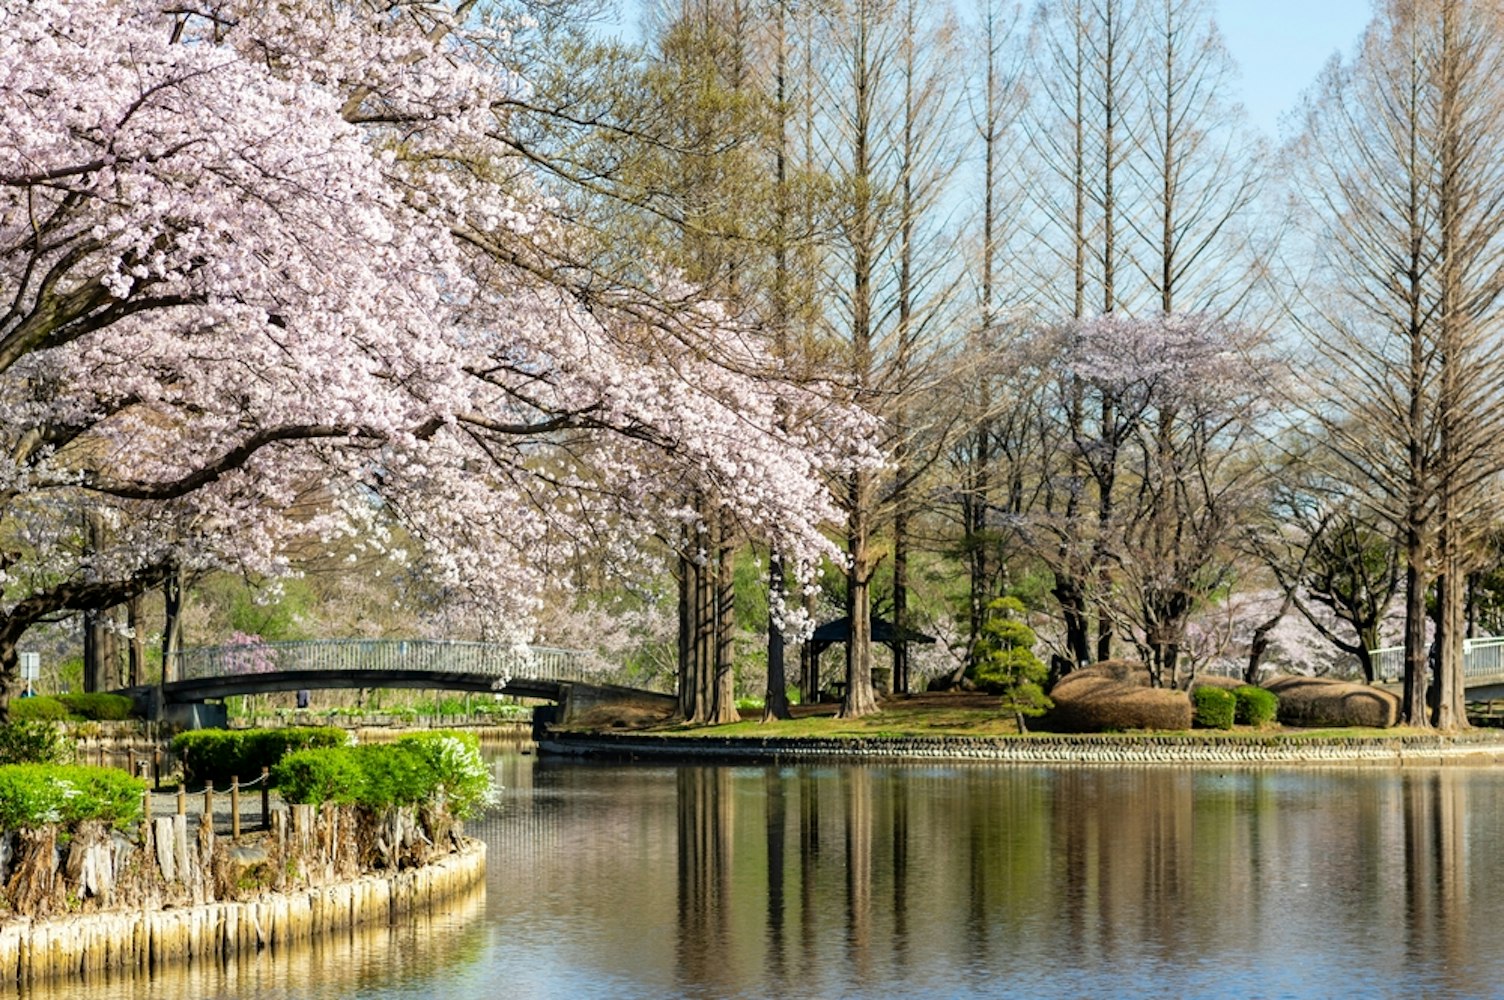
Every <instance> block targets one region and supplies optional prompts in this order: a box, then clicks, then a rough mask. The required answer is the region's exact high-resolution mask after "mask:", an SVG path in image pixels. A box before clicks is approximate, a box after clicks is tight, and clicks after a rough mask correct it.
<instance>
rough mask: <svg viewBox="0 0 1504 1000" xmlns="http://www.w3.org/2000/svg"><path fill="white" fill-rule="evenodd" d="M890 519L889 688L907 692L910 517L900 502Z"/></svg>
mask: <svg viewBox="0 0 1504 1000" xmlns="http://www.w3.org/2000/svg"><path fill="white" fill-rule="evenodd" d="M899 503H900V506H899V509H898V512H897V513H896V514H894V516H893V628H894V630H895V631H896V632H897V633H898V635H897V636H896V637H895V641H894V643H893V680H892V688H893V690H894V691H897V692H899V693H901V694H908V692H909V644H908V643H907V642H905V641H904V635H905V633H906V632H907V630H908V626H909V515H908V512H907V511H906V510H904V509H903V507H902V503H903V501H902V500H900V501H899Z"/></svg>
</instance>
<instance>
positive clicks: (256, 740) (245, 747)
mask: <svg viewBox="0 0 1504 1000" xmlns="http://www.w3.org/2000/svg"><path fill="white" fill-rule="evenodd" d="M349 738H350V737H349V735H348V734H347V733H346V732H345V731H344V730H343V729H338V728H335V727H333V726H286V727H283V728H280V729H195V730H193V731H191V732H186V733H179V734H178V735H177V736H175V737H173V740H172V749H173V750H175V751H176V752H177V754H178V755H179V756H180V757H181V758H182V760H183V774H184V777H185V779H186V780H187V781H188V782H189V783H190V784H194V785H197V784H202V783H203V782H205V781H212V782H214V783H215V784H216V785H218V786H220V787H226V786H228V785H229V783H230V779H231V778H233V777H236V776H239V777H240V778H241V779H242V780H244V781H252V780H254V779H255V778H257V777H259V776H260V774H261V769H262V768H263V767H272V766H273V765H275V764H276V763H277V762H278V761H279V760H281V759H282V758H283V757H285V756H287V754H289V753H291V752H292V751H294V750H309V749H315V748H320V747H340V746H344V745H345V744H346V743H347V742H348V741H349Z"/></svg>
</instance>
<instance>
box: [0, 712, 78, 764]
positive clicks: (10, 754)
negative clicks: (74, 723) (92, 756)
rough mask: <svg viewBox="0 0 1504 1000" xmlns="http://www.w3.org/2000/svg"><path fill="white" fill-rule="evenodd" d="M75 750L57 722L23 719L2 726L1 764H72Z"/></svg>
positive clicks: (0, 740) (0, 737)
mask: <svg viewBox="0 0 1504 1000" xmlns="http://www.w3.org/2000/svg"><path fill="white" fill-rule="evenodd" d="M73 749H74V743H73V740H72V739H71V738H70V737H69V736H68V734H67V733H66V732H64V731H63V727H62V726H61V725H59V724H58V723H56V722H47V721H44V720H42V719H23V720H19V721H12V722H10V723H8V724H6V725H4V726H0V764H71V763H73Z"/></svg>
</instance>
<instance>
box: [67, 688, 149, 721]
mask: <svg viewBox="0 0 1504 1000" xmlns="http://www.w3.org/2000/svg"><path fill="white" fill-rule="evenodd" d="M57 700H58V701H60V702H62V703H63V706H64V707H65V708H66V709H67V710H68V712H69V713H70V714H72V715H76V716H78V717H79V718H80V719H88V720H90V721H94V722H119V721H121V720H122V719H129V718H130V717H131V707H132V704H131V700H130V699H129V698H127V697H126V696H125V695H123V694H107V693H106V692H103V691H95V692H89V693H86V694H60V695H58V696H57Z"/></svg>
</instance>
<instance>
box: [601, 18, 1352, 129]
mask: <svg viewBox="0 0 1504 1000" xmlns="http://www.w3.org/2000/svg"><path fill="white" fill-rule="evenodd" d="M963 2H964V0H963ZM1213 2H1214V3H1215V5H1216V19H1217V25H1218V26H1219V27H1220V28H1221V30H1222V35H1223V37H1224V38H1225V39H1226V41H1227V47H1228V49H1229V50H1230V51H1231V52H1232V55H1233V58H1234V59H1236V60H1237V63H1238V68H1239V70H1240V71H1241V76H1242V85H1241V87H1240V94H1239V97H1240V99H1241V100H1242V102H1243V104H1244V106H1245V107H1246V108H1247V109H1248V114H1249V117H1250V118H1251V119H1252V121H1253V124H1254V125H1256V126H1258V127H1259V128H1260V129H1262V130H1264V132H1265V133H1266V134H1268V136H1269V137H1270V138H1271V139H1277V138H1279V137H1280V133H1279V122H1280V119H1281V117H1282V116H1284V115H1285V114H1287V113H1288V112H1289V111H1291V110H1292V109H1293V108H1295V106H1296V105H1297V103H1298V102H1299V100H1300V95H1301V92H1302V91H1304V90H1305V89H1306V88H1307V87H1309V86H1310V85H1311V83H1312V82H1314V81H1315V79H1316V76H1317V74H1318V73H1320V71H1321V67H1322V66H1324V65H1325V64H1326V61H1327V60H1328V59H1330V58H1331V56H1332V53H1334V52H1341V53H1342V54H1343V55H1348V54H1350V53H1351V52H1352V49H1353V46H1354V44H1355V43H1356V42H1357V39H1358V36H1359V35H1360V34H1361V33H1362V31H1363V26H1364V25H1365V24H1367V23H1368V19H1369V15H1370V13H1371V12H1372V8H1373V0H1213ZM1032 3H1033V0H1025V6H1026V7H1027V6H1032ZM617 8H618V9H617V12H616V15H615V16H614V17H612V18H608V20H607V22H606V24H605V25H604V30H606V31H607V32H609V33H612V34H624V35H626V36H627V37H628V38H631V37H633V36H635V35H636V29H637V20H638V17H639V16H640V15H639V9H638V8H639V4H638V3H637V2H635V0H617Z"/></svg>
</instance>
